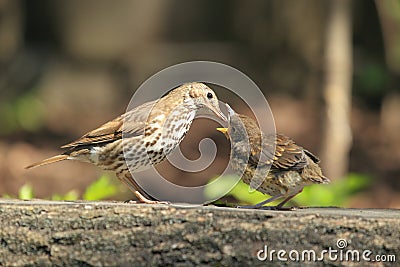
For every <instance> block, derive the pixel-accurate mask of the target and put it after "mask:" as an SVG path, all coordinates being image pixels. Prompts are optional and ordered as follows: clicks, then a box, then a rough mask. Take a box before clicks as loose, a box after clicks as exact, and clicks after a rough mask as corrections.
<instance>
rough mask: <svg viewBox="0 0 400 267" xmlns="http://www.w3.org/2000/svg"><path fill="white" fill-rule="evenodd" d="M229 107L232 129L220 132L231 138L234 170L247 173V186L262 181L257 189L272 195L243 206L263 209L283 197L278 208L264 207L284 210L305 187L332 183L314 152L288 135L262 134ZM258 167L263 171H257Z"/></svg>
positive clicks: (254, 123) (248, 119)
mask: <svg viewBox="0 0 400 267" xmlns="http://www.w3.org/2000/svg"><path fill="white" fill-rule="evenodd" d="M226 106H227V109H228V114H229V116H228V123H229V125H228V128H217V130H218V131H220V132H222V133H224V134H225V136H226V137H227V138H228V139H230V142H231V145H232V155H231V161H230V164H231V167H232V169H233V170H234V171H236V172H240V173H243V175H242V179H243V182H245V183H246V184H249V185H251V181H252V179H256V180H255V181H260V183H259V185H260V186H259V187H258V188H255V189H256V190H258V191H260V192H262V193H264V194H268V195H270V196H271V198H269V199H267V200H265V201H262V202H260V203H258V204H256V205H254V206H242V207H245V208H261V207H263V206H264V205H265V204H267V203H270V202H272V201H274V200H277V199H281V198H283V201H282V202H281V203H279V204H278V205H277V206H268V207H263V208H266V209H283V208H282V207H283V205H284V204H285V203H286V202H288V201H289V200H290V199H291V198H293V197H294V196H296V195H297V194H298V193H300V192H301V191H302V190H303V187H304V186H306V185H311V184H320V183H328V182H329V179H328V178H326V177H325V176H324V175H323V174H322V171H321V168H320V167H319V165H318V163H319V159H318V158H317V157H316V156H315V155H313V154H312V153H311V152H310V151H308V150H306V149H304V148H302V147H301V146H298V145H297V144H296V143H295V142H294V141H293V140H291V139H290V138H289V137H287V136H285V135H282V134H268V135H266V134H264V133H262V132H261V130H260V128H259V127H258V125H257V123H256V122H255V121H254V120H253V119H251V118H249V117H247V116H245V115H241V114H237V113H235V111H234V110H233V109H232V108H230V107H229V105H228V104H227V105H226ZM246 147H248V149H246ZM260 159H261V160H260ZM257 168H261V169H259V171H256V169H257ZM243 170H244V171H243ZM260 170H261V171H260ZM260 175H262V177H260ZM253 181H254V180H253Z"/></svg>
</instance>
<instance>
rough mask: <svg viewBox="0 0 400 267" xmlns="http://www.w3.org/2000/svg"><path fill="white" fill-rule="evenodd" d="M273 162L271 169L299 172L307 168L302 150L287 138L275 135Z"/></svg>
mask: <svg viewBox="0 0 400 267" xmlns="http://www.w3.org/2000/svg"><path fill="white" fill-rule="evenodd" d="M275 141H276V148H275V156H274V162H273V163H272V168H275V169H290V170H301V169H303V168H304V167H305V166H307V158H306V154H305V152H304V149H303V148H302V147H300V146H298V145H296V144H295V142H294V141H293V140H292V139H290V138H289V137H287V136H285V135H282V134H277V135H276V140H275Z"/></svg>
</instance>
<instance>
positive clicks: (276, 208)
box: [259, 206, 296, 211]
mask: <svg viewBox="0 0 400 267" xmlns="http://www.w3.org/2000/svg"><path fill="white" fill-rule="evenodd" d="M259 209H260V210H281V211H292V210H296V207H279V206H263V207H260V208H259Z"/></svg>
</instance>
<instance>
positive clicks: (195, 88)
mask: <svg viewBox="0 0 400 267" xmlns="http://www.w3.org/2000/svg"><path fill="white" fill-rule="evenodd" d="M183 86H186V87H187V90H188V94H187V95H186V97H187V99H185V101H193V103H194V104H195V105H196V106H197V107H199V108H207V109H209V110H211V111H212V112H213V113H214V114H215V115H216V116H217V117H218V118H220V119H221V120H223V121H226V117H225V115H224V114H223V113H222V111H221V110H220V108H219V103H218V98H217V95H216V94H215V92H214V91H213V90H212V89H211V88H210V87H208V86H207V85H205V84H204V83H199V82H194V83H188V84H185V85H183Z"/></svg>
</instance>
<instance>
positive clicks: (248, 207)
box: [237, 195, 283, 209]
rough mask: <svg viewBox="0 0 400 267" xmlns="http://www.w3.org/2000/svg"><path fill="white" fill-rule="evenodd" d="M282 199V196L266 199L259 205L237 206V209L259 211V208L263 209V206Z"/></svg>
mask: <svg viewBox="0 0 400 267" xmlns="http://www.w3.org/2000/svg"><path fill="white" fill-rule="evenodd" d="M281 197H283V195H277V196H274V197H271V198H268V199H267V200H264V201H262V202H260V203H257V204H255V205H250V206H237V208H241V209H259V208H261V207H263V206H264V205H265V204H268V203H271V202H272V201H275V200H277V199H279V198H281Z"/></svg>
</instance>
